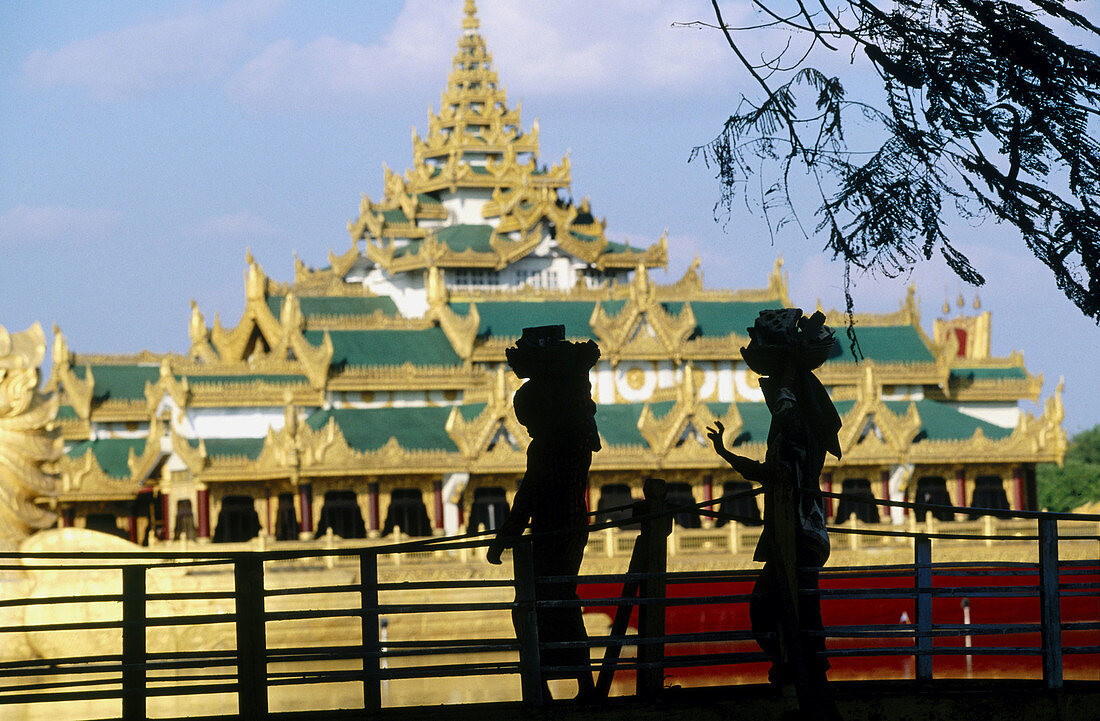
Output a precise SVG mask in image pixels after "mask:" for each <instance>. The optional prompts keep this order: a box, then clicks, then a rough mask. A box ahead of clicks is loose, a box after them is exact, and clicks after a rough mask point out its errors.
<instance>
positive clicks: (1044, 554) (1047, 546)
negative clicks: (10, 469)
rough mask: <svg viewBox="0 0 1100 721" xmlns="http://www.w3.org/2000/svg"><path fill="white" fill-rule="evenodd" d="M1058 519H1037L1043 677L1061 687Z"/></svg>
mask: <svg viewBox="0 0 1100 721" xmlns="http://www.w3.org/2000/svg"><path fill="white" fill-rule="evenodd" d="M1058 583H1059V578H1058V521H1057V520H1055V519H1053V518H1040V519H1039V623H1040V625H1041V638H1042V645H1043V681H1044V682H1045V683H1046V687H1047V688H1051V689H1054V688H1062V608H1061V605H1060V603H1061V598H1060V593H1059V589H1058Z"/></svg>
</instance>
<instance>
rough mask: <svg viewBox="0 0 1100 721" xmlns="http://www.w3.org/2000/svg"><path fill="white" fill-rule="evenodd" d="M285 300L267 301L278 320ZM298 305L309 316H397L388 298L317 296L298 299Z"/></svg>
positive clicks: (274, 299)
mask: <svg viewBox="0 0 1100 721" xmlns="http://www.w3.org/2000/svg"><path fill="white" fill-rule="evenodd" d="M285 301H286V298H285V297H284V296H281V295H273V296H270V297H268V299H267V307H268V308H270V309H271V313H272V314H273V315H274V316H275V317H276V318H279V317H281V315H282V311H283V303H284V302H285ZM298 305H299V307H301V309H302V314H303V315H305V316H306V317H311V316H333V315H341V316H344V315H372V314H374V312H375V311H379V310H380V311H382V312H383V313H384V314H386V315H397V305H396V304H395V303H394V302H393V299H392V298H390V297H389V296H384V295H382V296H375V297H362V296H317V297H308V296H307V297H305V298H299V299H298Z"/></svg>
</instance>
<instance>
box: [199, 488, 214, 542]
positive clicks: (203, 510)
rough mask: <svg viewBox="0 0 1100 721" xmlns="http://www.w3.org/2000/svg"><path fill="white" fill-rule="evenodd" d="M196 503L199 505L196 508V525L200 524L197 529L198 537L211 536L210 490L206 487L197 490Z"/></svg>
mask: <svg viewBox="0 0 1100 721" xmlns="http://www.w3.org/2000/svg"><path fill="white" fill-rule="evenodd" d="M195 505H197V506H198V508H197V509H195V512H196V515H197V518H196V519H195V525H196V526H198V528H196V529H195V530H196V531H197V536H198V538H210V491H209V490H207V489H205V488H199V489H198V490H196V491H195Z"/></svg>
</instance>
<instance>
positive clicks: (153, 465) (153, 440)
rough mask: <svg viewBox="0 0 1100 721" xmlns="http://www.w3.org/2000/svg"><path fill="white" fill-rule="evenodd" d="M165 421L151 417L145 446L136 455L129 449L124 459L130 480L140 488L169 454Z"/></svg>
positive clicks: (169, 441)
mask: <svg viewBox="0 0 1100 721" xmlns="http://www.w3.org/2000/svg"><path fill="white" fill-rule="evenodd" d="M167 422H168V421H167V420H166V419H162V418H161V417H159V416H153V417H152V418H151V419H150V421H149V435H147V436H146V437H145V446H144V447H143V448H142V450H141V453H140V454H138V453H136V452H135V451H134V449H133V448H131V449H130V452H129V454H128V455H127V458H126V467H127V468H129V469H130V479H131V481H132V482H133V483H134V484H135V486H136V487H138V488H140V487H141V486H142V485H144V483H145V482H146V481H147V480H148V479H149V478H151V477H152V475H153V474H154V473H155V472H156V470H157V468H158V467H159V466H160V464H161V462H162V461H163V460H164V459H165V458H167V457H168V456H169V455H170V454H171V448H172V446H171V440H170V438H168V437H166V434H165V429H166V428H167V426H166V423H167Z"/></svg>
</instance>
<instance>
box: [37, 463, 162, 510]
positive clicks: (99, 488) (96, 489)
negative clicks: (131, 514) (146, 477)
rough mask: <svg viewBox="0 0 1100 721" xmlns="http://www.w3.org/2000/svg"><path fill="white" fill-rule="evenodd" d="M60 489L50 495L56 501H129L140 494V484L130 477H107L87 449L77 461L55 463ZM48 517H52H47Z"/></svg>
mask: <svg viewBox="0 0 1100 721" xmlns="http://www.w3.org/2000/svg"><path fill="white" fill-rule="evenodd" d="M57 472H58V476H60V478H61V489H60V490H59V491H58V492H57V493H56V494H51V497H52V498H53V499H56V500H57V501H59V502H62V503H65V502H72V501H131V500H133V499H135V498H137V495H138V493H140V492H141V483H140V482H139V481H135V480H134V479H133V476H131V477H130V478H115V477H114V476H110V475H108V474H107V472H106V471H104V470H103V468H102V467H101V466H100V465H99V461H98V460H96V457H95V453H93V452H92V449H91V448H89V449H88V451H87V453H85V454H84V455H83V456H81V457H80V458H70V457H69V456H62V457H61V460H60V461H58V464H57ZM50 515H51V516H52V515H53V514H50Z"/></svg>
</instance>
